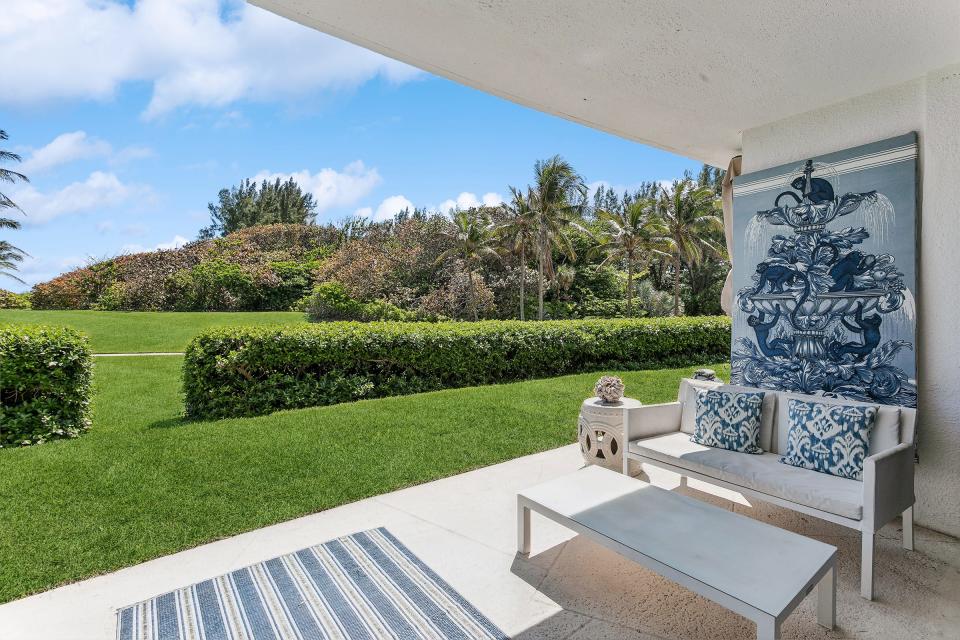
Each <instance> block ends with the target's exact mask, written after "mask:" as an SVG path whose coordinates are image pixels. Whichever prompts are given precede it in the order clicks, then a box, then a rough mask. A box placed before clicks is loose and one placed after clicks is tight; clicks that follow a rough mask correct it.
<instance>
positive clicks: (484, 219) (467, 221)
mask: <svg viewBox="0 0 960 640" xmlns="http://www.w3.org/2000/svg"><path fill="white" fill-rule="evenodd" d="M441 233H442V235H443V236H444V237H446V238H448V239H449V240H451V241H452V242H453V245H454V246H452V247H450V248H449V249H447V250H446V251H444V252H443V253H441V254H440V255H439V256H438V257H437V260H436V262H437V263H440V262H443V261H444V260H446V259H448V258H459V259H461V260H463V264H464V267H465V268H466V270H467V282H468V284H469V292H470V314H471V315H472V316H473V319H474V321H477V320H479V316H478V314H477V300H476V292H475V287H474V285H473V272H474V270H475V269H476V268H477V267H478V266H480V263H481V262H482V261H483V260H484V259H485V258H497V259H499V257H500V256H499V254H497V252H496V250H495V249H494V246H495V244H496V238H495V237H494V235H493V225H492V224H491V223H490V218H489V217H488V216H487V215H486V214H484V213H482V212H480V211H478V210H476V209H469V210H467V211H456V212H455V213H454V214H453V224H452V225H451V227H450V228H449V230H447V231H443V232H441Z"/></svg>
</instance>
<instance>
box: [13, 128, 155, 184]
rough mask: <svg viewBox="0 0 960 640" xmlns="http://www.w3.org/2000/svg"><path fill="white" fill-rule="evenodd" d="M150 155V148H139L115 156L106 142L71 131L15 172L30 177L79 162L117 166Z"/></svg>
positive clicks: (40, 150)
mask: <svg viewBox="0 0 960 640" xmlns="http://www.w3.org/2000/svg"><path fill="white" fill-rule="evenodd" d="M152 154H153V150H152V149H150V148H149V147H140V146H132V147H125V148H123V149H121V150H119V151H117V152H116V153H115V152H114V150H113V146H112V145H111V144H110V143H109V142H107V141H105V140H101V139H99V138H95V137H93V136H89V135H87V132H86V131H71V132H69V133H61V134H60V135H58V136H57V137H56V138H54V139H53V140H51V141H50V142H49V143H47V144H46V145H44V146H42V147H40V148H39V149H34V150H33V151H32V152H31V153H30V155H28V156H27V158H26V160H24V161H23V164H21V165H20V166H19V167H18V170H19V171H21V172H22V173H25V174H27V175H30V174H34V173H40V172H42V171H46V170H48V169H52V168H54V167H58V166H60V165H64V164H69V163H71V162H76V161H78V160H90V159H92V158H107V159H109V160H110V162H111V163H114V164H120V163H123V162H129V161H130V160H137V159H139V158H145V157H147V156H150V155H152Z"/></svg>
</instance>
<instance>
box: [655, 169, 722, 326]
mask: <svg viewBox="0 0 960 640" xmlns="http://www.w3.org/2000/svg"><path fill="white" fill-rule="evenodd" d="M657 215H658V216H659V217H660V219H661V220H662V221H663V225H664V226H665V227H666V236H667V238H669V252H670V254H671V257H672V261H673V315H675V316H676V315H680V270H681V268H682V267H683V263H684V262H686V263H687V264H697V263H699V262H700V261H701V260H702V259H703V256H704V255H705V254H706V253H712V254H715V255H721V254H722V252H723V249H722V248H721V246H720V245H719V244H718V243H717V242H716V241H715V240H714V239H712V238H711V233H710V232H711V231H715V230H717V229H723V217H722V214H721V213H720V201H719V199H718V198H717V196H716V194H715V193H714V191H713V189H711V188H709V187H698V186H697V185H696V184H695V183H694V182H693V181H692V180H691V179H689V178H684V179H683V180H675V181H674V182H673V184H672V185H671V186H670V189H667V188H665V187H663V186H661V187H660V193H659V197H658V198H657Z"/></svg>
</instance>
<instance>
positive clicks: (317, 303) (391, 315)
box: [301, 282, 436, 322]
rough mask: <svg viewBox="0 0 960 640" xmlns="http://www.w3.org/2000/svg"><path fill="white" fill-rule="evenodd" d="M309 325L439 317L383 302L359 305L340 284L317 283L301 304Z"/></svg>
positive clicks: (416, 319) (429, 319)
mask: <svg viewBox="0 0 960 640" xmlns="http://www.w3.org/2000/svg"><path fill="white" fill-rule="evenodd" d="M301 306H302V307H303V309H304V310H305V311H306V313H307V320H309V321H310V322H330V321H337V320H356V321H358V322H376V321H392V322H416V321H425V322H432V321H435V320H436V316H432V315H430V314H426V313H418V312H416V311H407V310H405V309H401V308H400V307H398V306H396V305H393V304H390V303H389V302H385V301H383V300H373V301H371V302H360V301H359V300H354V299H353V298H351V297H350V294H349V293H347V289H346V287H344V286H343V285H342V284H340V283H339V282H324V283H321V284H318V285H317V286H316V287H315V288H314V289H313V294H311V295H310V296H309V297H308V298H307V299H306V300H305V301H304V302H303V303H302V305H301Z"/></svg>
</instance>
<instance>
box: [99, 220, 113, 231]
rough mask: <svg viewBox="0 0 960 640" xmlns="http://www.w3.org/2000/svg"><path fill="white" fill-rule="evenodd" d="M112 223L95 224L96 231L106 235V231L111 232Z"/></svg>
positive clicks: (104, 221) (105, 221) (102, 221)
mask: <svg viewBox="0 0 960 640" xmlns="http://www.w3.org/2000/svg"><path fill="white" fill-rule="evenodd" d="M113 227H114V223H113V220H101V221H100V222H98V223H97V231H99V232H100V233H107V232H108V231H113Z"/></svg>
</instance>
